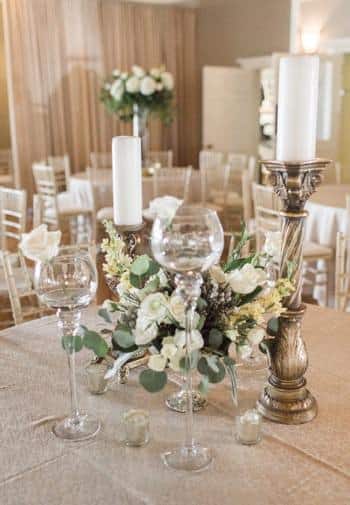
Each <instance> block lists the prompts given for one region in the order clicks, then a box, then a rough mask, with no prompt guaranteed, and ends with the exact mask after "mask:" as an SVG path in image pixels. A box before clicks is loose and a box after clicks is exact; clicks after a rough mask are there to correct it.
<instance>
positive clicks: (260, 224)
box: [252, 183, 333, 299]
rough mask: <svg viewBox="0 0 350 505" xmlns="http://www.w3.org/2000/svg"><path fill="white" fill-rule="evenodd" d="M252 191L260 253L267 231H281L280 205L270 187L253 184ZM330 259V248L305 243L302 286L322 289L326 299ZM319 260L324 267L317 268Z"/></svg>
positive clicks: (331, 255) (308, 242)
mask: <svg viewBox="0 0 350 505" xmlns="http://www.w3.org/2000/svg"><path fill="white" fill-rule="evenodd" d="M252 191H253V201H254V213H255V234H256V244H257V250H258V251H260V250H261V249H262V246H263V243H264V237H265V235H266V233H267V232H268V231H280V230H281V219H280V210H281V203H280V199H279V198H278V197H277V195H276V194H275V192H274V190H273V188H272V187H271V186H263V185H261V184H256V183H253V190H252ZM332 258H333V251H332V249H331V248H330V247H327V246H323V245H321V244H318V243H316V242H310V241H306V242H305V245H304V262H305V266H304V272H303V281H304V285H310V286H313V287H324V288H325V291H326V299H328V265H329V262H330V261H331V260H332ZM320 260H321V261H322V262H323V263H324V265H325V266H324V267H319V266H318V262H319V261H320ZM313 265H316V266H313Z"/></svg>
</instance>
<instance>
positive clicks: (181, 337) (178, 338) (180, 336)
mask: <svg viewBox="0 0 350 505" xmlns="http://www.w3.org/2000/svg"><path fill="white" fill-rule="evenodd" d="M175 344H176V345H177V347H185V345H186V332H185V331H183V330H176V332H175ZM203 345H204V340H203V337H202V334H201V332H200V331H198V330H192V332H191V351H195V350H197V349H201V348H202V347H203Z"/></svg>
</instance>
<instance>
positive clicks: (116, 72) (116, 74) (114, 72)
mask: <svg viewBox="0 0 350 505" xmlns="http://www.w3.org/2000/svg"><path fill="white" fill-rule="evenodd" d="M112 75H113V77H115V78H117V77H119V76H120V70H119V68H115V69H114V70H113V72H112Z"/></svg>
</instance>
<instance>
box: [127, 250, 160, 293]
mask: <svg viewBox="0 0 350 505" xmlns="http://www.w3.org/2000/svg"><path fill="white" fill-rule="evenodd" d="M158 272H159V265H158V264H157V263H156V262H155V261H153V260H152V259H151V258H150V257H149V256H147V255H146V254H144V255H142V256H139V257H137V258H136V259H135V261H134V262H133V263H132V265H131V267H130V283H131V285H132V286H133V287H134V288H137V289H143V288H144V287H145V284H146V282H147V281H148V280H149V278H150V277H152V276H153V275H155V274H157V273H158Z"/></svg>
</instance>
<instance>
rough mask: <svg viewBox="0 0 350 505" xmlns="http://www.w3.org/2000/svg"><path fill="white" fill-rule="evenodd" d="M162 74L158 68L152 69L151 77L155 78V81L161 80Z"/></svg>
mask: <svg viewBox="0 0 350 505" xmlns="http://www.w3.org/2000/svg"><path fill="white" fill-rule="evenodd" d="M160 74H161V70H160V68H157V67H154V68H151V70H150V75H151V76H152V77H154V78H155V79H159V77H160Z"/></svg>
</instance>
